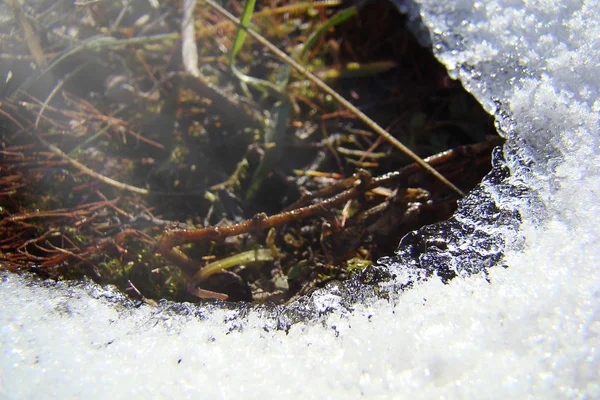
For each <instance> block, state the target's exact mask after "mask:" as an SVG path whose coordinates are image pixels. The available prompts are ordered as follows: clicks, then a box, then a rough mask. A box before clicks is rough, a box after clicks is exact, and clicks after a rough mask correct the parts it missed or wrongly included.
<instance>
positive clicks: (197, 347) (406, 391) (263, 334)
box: [0, 0, 600, 399]
mask: <svg viewBox="0 0 600 400" xmlns="http://www.w3.org/2000/svg"><path fill="white" fill-rule="evenodd" d="M420 3H422V4H421V13H422V17H423V21H424V23H425V24H426V26H427V27H428V28H429V29H430V32H432V36H433V38H432V43H433V45H434V48H435V51H436V53H437V54H438V56H439V57H440V59H441V60H442V61H443V62H444V63H445V64H446V65H447V66H448V68H449V69H450V71H451V73H452V74H453V75H454V76H456V77H458V78H460V79H461V80H462V81H463V83H464V84H465V86H466V87H467V88H468V90H470V91H472V92H473V93H474V94H475V96H476V97H477V98H478V99H479V100H480V101H481V102H482V103H483V104H484V106H485V107H486V109H487V110H489V111H490V112H492V113H494V114H495V115H496V116H497V120H498V126H499V129H500V131H501V132H502V133H503V134H504V135H506V136H507V137H508V143H507V145H506V146H505V157H506V164H503V163H502V162H500V161H498V169H497V170H496V171H495V173H494V175H492V176H491V177H490V178H489V179H488V180H487V181H486V182H485V183H484V184H483V185H482V186H481V188H480V189H478V190H477V191H476V192H475V195H474V196H471V197H470V198H468V199H467V200H466V201H465V202H464V203H463V208H462V210H461V211H460V212H459V213H458V214H457V215H456V216H455V218H454V220H453V221H450V222H449V224H448V225H445V228H443V229H442V228H428V229H425V230H424V231H423V232H421V233H419V234H415V235H412V236H410V237H408V238H407V239H405V240H406V241H405V243H404V247H403V250H401V252H400V253H399V254H398V255H397V256H396V257H392V258H390V259H388V260H387V263H388V264H389V267H390V268H391V270H392V272H394V273H395V274H396V278H395V280H394V281H392V282H391V283H388V284H385V285H384V286H382V291H383V292H384V294H386V295H385V296H383V298H379V297H375V296H373V295H372V294H370V292H368V291H366V292H363V291H361V290H360V289H356V290H355V289H353V288H349V287H344V286H342V287H340V286H336V285H332V287H330V288H329V291H327V292H323V293H320V294H319V295H318V296H315V297H313V298H311V299H307V300H305V301H304V302H302V303H299V304H297V305H296V306H294V307H292V308H289V309H285V308H273V309H269V308H264V307H263V308H260V307H255V308H247V309H244V308H233V309H227V308H223V307H219V306H214V305H208V306H204V307H194V306H191V305H179V306H175V305H170V304H161V306H160V307H159V308H158V309H155V308H150V307H147V306H141V307H137V308H136V307H135V306H134V305H132V304H131V303H130V302H129V301H128V300H127V299H125V298H124V297H123V296H121V295H120V294H118V293H115V292H114V291H112V290H111V289H105V288H99V287H97V286H94V285H90V284H79V285H67V284H64V283H61V284H58V285H54V284H50V283H40V282H32V281H29V280H27V279H24V278H19V277H16V276H11V275H8V276H3V277H2V282H1V283H0V350H1V351H2V358H1V359H0V397H2V398H15V399H16V398H18V399H23V398H30V397H31V398H33V397H35V398H53V397H59V398H66V397H70V398H71V397H81V398H108V397H110V398H131V397H132V396H134V397H142V396H145V397H149V398H190V397H192V396H194V397H197V396H201V397H202V398H210V399H218V398H227V399H229V398H249V399H255V398H256V399H259V398H260V399H264V398H265V397H267V398H273V397H278V398H357V397H359V396H361V395H362V396H367V397H373V398H378V399H379V398H408V397H409V396H410V397H418V398H440V397H445V398H459V397H461V398H462V397H467V398H502V397H508V398H516V397H525V396H535V397H538V398H554V397H572V398H584V397H585V398H598V397H600V372H599V371H600V365H599V364H600V362H599V357H600V355H599V353H598V348H599V347H600V270H599V268H598V265H597V260H598V255H599V252H600V246H599V243H598V242H599V238H600V227H599V226H598V224H597V223H596V216H597V215H598V214H599V211H600V210H598V208H599V204H600V199H599V192H600V179H599V176H598V175H599V167H600V160H599V157H600V155H599V154H598V153H599V152H598V151H597V150H598V131H599V127H600V124H599V120H598V118H599V112H600V100H598V99H599V98H600V96H599V93H598V91H599V87H600V85H599V82H600V39H599V38H600V26H599V21H600V8H599V7H598V5H597V4H596V2H594V1H575V0H571V1H561V2H556V1H547V0H538V1H529V0H521V1H520V0H504V1H502V2H500V1H492V0H489V1H483V0H482V1H473V0H453V1H450V0H448V1H445V2H439V1H436V0H426V1H425V0H423V1H420ZM440 3H443V4H440ZM506 167H508V169H509V170H510V171H511V173H512V176H511V177H509V178H504V177H503V168H506ZM477 200H481V201H477ZM436 229H437V230H436ZM442 233H449V234H448V235H446V236H447V237H446V238H443V237H442V239H439V236H440V235H441V234H442ZM436 235H437V237H436ZM442 236H443V235H442ZM440 240H442V242H441V244H440ZM419 246H421V247H420V248H419ZM407 249H408V250H407ZM415 249H417V250H418V251H416V250H415ZM419 249H420V250H419ZM409 250H410V251H409ZM501 253H503V254H504V257H503V258H501V257H500V254H501ZM493 265H496V266H493ZM440 266H443V268H442V269H441V270H444V271H449V272H453V273H455V274H456V275H457V276H458V277H457V278H455V279H453V280H451V281H450V282H449V283H448V284H446V285H444V284H443V283H442V282H441V280H440V279H439V278H438V277H436V276H429V278H428V279H425V278H426V277H427V276H428V275H429V272H431V271H432V269H435V268H439V267H440ZM503 267H508V268H503ZM486 269H487V273H484V272H479V273H477V272H478V271H484V270H486ZM409 282H412V286H411V287H410V288H409V289H406V290H402V291H399V290H398V288H400V287H403V286H404V284H406V283H409ZM348 294H351V296H350V297H349V296H348ZM357 299H358V300H359V301H358V302H355V301H356V300H357ZM351 300H352V301H351ZM298 321H309V322H298ZM277 328H283V329H277Z"/></svg>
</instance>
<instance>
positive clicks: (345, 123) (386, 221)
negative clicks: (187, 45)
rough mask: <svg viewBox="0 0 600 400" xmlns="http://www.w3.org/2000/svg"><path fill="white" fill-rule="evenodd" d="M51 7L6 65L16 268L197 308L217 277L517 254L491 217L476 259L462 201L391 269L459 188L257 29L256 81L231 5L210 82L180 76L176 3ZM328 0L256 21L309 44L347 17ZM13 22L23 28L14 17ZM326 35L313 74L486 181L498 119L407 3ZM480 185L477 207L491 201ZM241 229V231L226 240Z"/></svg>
mask: <svg viewBox="0 0 600 400" xmlns="http://www.w3.org/2000/svg"><path fill="white" fill-rule="evenodd" d="M54 3H55V2H52V4H51V3H48V4H46V3H43V2H42V5H41V6H40V7H39V8H36V9H35V10H24V11H23V12H29V13H32V14H33V15H34V16H38V17H39V18H41V19H42V20H43V21H42V22H43V23H42V24H41V25H42V26H47V27H48V30H47V31H40V32H37V36H36V37H35V38H30V39H28V40H30V42H29V43H25V42H24V41H22V40H20V39H19V37H22V36H19V37H17V36H10V37H9V38H8V39H7V40H8V42H10V43H9V44H7V45H10V46H12V48H13V49H14V51H13V52H14V53H18V54H30V52H32V54H30V55H27V56H23V57H15V58H14V59H12V60H10V62H7V63H3V65H2V66H1V67H0V69H1V73H2V76H5V77H6V80H7V85H6V86H5V87H4V89H2V90H3V92H2V96H3V98H4V99H3V111H4V112H3V116H2V125H3V127H4V128H5V132H6V133H5V134H3V135H4V138H5V139H4V140H3V145H4V148H3V151H4V156H3V158H2V168H1V169H0V171H1V174H2V175H1V177H0V179H1V181H2V186H3V192H4V193H5V194H6V195H5V196H3V197H2V208H1V212H2V214H3V215H2V216H3V218H4V219H3V221H2V223H1V224H0V232H1V236H2V237H3V238H6V239H4V241H3V251H2V253H3V254H2V258H3V260H2V263H3V267H2V268H4V269H7V270H9V271H13V272H15V271H30V272H34V273H36V274H38V275H39V276H41V277H44V278H51V279H55V280H63V279H77V278H81V277H82V276H84V275H85V276H88V277H90V278H92V279H93V280H94V281H97V282H99V283H103V284H104V283H112V284H116V285H117V286H118V287H119V288H120V289H122V290H123V291H125V292H126V293H127V294H129V295H131V296H132V297H134V298H140V299H150V300H152V299H155V300H157V299H161V298H166V299H170V300H175V301H196V300H197V298H196V297H195V296H194V294H196V295H198V294H199V295H206V294H207V293H208V292H206V291H207V290H209V291H212V292H214V293H217V295H216V296H219V294H220V295H221V296H222V297H224V296H223V294H225V295H226V296H227V297H228V299H229V300H231V301H237V300H244V301H251V300H254V301H258V302H265V301H271V302H275V303H290V302H293V301H294V300H296V299H298V298H299V297H300V296H302V295H306V294H308V293H311V292H312V291H314V290H315V289H317V288H319V287H323V286H325V285H328V287H329V290H330V291H335V290H338V291H340V290H341V291H352V288H353V287H354V286H353V285H362V284H367V285H373V284H375V283H377V282H382V281H386V280H388V278H389V277H390V276H392V275H397V274H398V273H399V271H396V267H395V266H396V265H399V263H403V264H404V265H407V266H409V267H410V266H412V267H415V268H416V269H415V271H418V272H417V275H418V277H415V276H413V275H411V277H410V279H409V278H407V279H406V280H404V281H402V282H404V283H403V284H405V285H406V284H409V283H410V282H412V281H414V280H415V279H417V278H419V277H421V278H422V276H428V275H431V274H433V273H437V274H438V275H440V276H442V277H443V278H444V279H451V278H452V277H454V276H456V275H460V274H463V273H471V272H475V267H469V265H478V266H479V267H477V268H480V267H481V266H482V265H483V266H484V267H485V266H489V265H491V264H493V263H497V262H498V260H499V259H500V253H501V244H500V243H498V242H496V241H495V240H493V239H490V238H489V237H488V236H486V234H485V232H484V231H483V230H478V229H476V228H473V231H472V232H467V233H468V234H474V237H475V239H474V240H475V241H474V242H473V243H474V244H475V247H474V248H473V249H472V251H471V252H465V251H464V249H462V248H461V247H460V245H459V244H458V243H457V242H455V241H454V239H453V238H454V237H455V236H456V235H462V234H464V233H465V229H470V228H467V227H466V226H465V225H463V224H462V223H461V222H460V220H459V219H460V215H461V214H460V213H459V215H458V216H455V217H453V218H452V219H451V221H449V222H447V223H445V224H442V225H434V226H431V227H427V228H424V229H422V230H421V231H420V232H418V233H410V234H409V235H408V236H406V237H405V239H404V240H403V242H402V247H401V248H402V250H401V252H400V253H399V254H398V255H397V256H395V257H392V258H389V257H388V258H385V259H384V260H383V261H382V262H383V264H385V265H387V266H388V268H389V270H386V269H385V268H382V267H375V266H374V262H376V260H377V259H378V258H380V257H383V256H387V255H390V254H392V253H393V252H394V250H395V249H396V247H397V245H398V242H399V241H400V239H401V238H402V237H403V236H404V235H405V234H407V233H408V232H410V231H413V230H415V229H418V228H419V227H421V226H423V225H426V224H431V223H434V222H437V221H440V220H446V219H448V218H450V217H451V216H452V214H453V212H454V210H455V208H456V201H457V198H458V196H457V195H456V194H455V192H454V191H452V190H451V189H449V188H447V187H446V186H445V185H443V184H441V183H440V182H439V181H438V180H437V179H435V178H433V177H432V176H431V175H430V174H428V173H426V172H425V171H424V170H423V169H422V168H420V167H416V166H410V165H409V164H411V162H412V160H411V159H410V158H408V157H407V156H405V155H404V154H402V153H401V152H400V151H398V150H397V149H396V148H394V147H393V146H392V145H391V144H389V143H388V142H387V141H385V140H382V139H381V138H379V137H378V136H377V135H376V134H375V133H374V132H373V131H372V130H370V129H369V128H368V127H367V126H365V125H363V124H362V123H360V122H359V120H358V119H357V118H356V117H355V116H354V115H353V114H352V113H350V112H348V111H347V110H345V109H343V108H341V107H340V106H339V105H338V104H337V103H336V102H335V101H333V99H332V98H331V97H330V96H329V95H324V94H323V93H322V92H320V91H319V90H318V89H317V88H316V87H314V86H313V85H312V84H310V83H309V82H308V81H306V80H305V78H303V77H302V76H301V75H299V74H296V73H295V72H293V71H290V70H288V69H287V66H286V64H285V63H283V62H282V61H281V60H279V59H276V58H275V57H274V56H273V55H272V54H270V52H269V51H267V50H266V49H265V48H264V47H263V46H262V45H260V44H259V43H257V42H256V41H254V40H251V39H248V40H247V42H246V43H245V44H244V46H243V47H242V49H241V50H240V52H239V54H238V55H237V57H236V61H235V62H236V65H237V67H238V69H239V70H240V73H241V74H244V75H246V76H249V77H253V78H254V79H255V80H254V81H252V82H256V79H259V80H260V82H261V83H260V84H258V85H251V84H248V83H246V84H242V83H241V82H242V81H241V80H240V79H239V76H236V75H235V74H232V73H231V72H230V69H229V67H228V59H227V57H226V55H225V54H224V53H223V51H224V49H225V50H226V49H229V48H230V47H231V44H232V40H233V38H234V36H235V26H234V25H232V24H229V23H227V21H226V20H225V19H223V17H222V16H220V15H219V14H218V13H216V12H215V11H214V10H212V9H209V8H207V7H206V6H198V7H197V9H196V10H195V12H194V18H195V20H196V21H197V24H196V25H197V26H199V27H201V28H199V30H198V31H197V32H196V42H197V45H198V57H199V59H200V64H199V65H200V72H201V74H202V76H203V79H202V80H198V79H196V78H193V77H190V76H184V74H183V73H182V72H181V71H182V69H183V68H182V60H181V58H180V57H181V49H180V46H179V43H180V42H179V40H178V38H177V37H176V35H172V36H165V34H169V33H174V32H179V31H180V29H181V28H180V25H181V20H180V17H178V16H180V15H181V13H182V12H181V10H179V9H175V8H173V7H174V6H173V4H171V3H169V2H166V3H165V4H162V5H161V7H162V9H154V8H151V7H150V6H149V3H148V2H145V1H133V2H132V6H131V7H128V8H126V9H122V6H121V2H114V3H113V2H106V3H103V4H98V5H96V6H95V7H97V8H95V9H94V10H95V11H93V12H92V11H90V13H87V14H85V16H82V15H79V14H77V15H74V16H72V17H73V18H71V19H66V18H61V17H64V16H67V15H71V13H72V8H70V7H69V5H68V4H67V3H68V2H65V1H62V2H61V1H59V2H58V3H56V4H54ZM331 5H333V3H327V2H325V3H322V4H321V5H319V6H315V7H313V8H310V9H300V8H301V7H303V6H301V5H298V6H295V7H297V8H298V9H295V10H292V11H289V10H288V11H286V12H283V11H282V9H278V8H272V9H271V8H266V7H263V8H261V7H258V8H257V10H256V11H255V14H256V15H255V16H254V21H255V24H256V29H258V30H259V31H260V32H261V33H262V34H263V35H264V36H266V37H267V38H268V39H269V40H270V41H271V42H272V43H274V44H275V45H277V46H278V47H280V48H282V49H285V50H286V51H287V52H288V53H292V54H294V52H296V53H298V52H297V50H298V49H301V48H302V47H301V46H302V45H303V44H304V43H307V42H309V38H310V37H311V35H315V34H316V33H318V32H319V30H320V29H321V27H322V26H324V24H325V23H327V21H331V20H332V18H333V17H334V16H336V15H340V13H343V12H345V11H344V10H343V9H342V8H340V7H337V6H331ZM330 6H331V7H330ZM99 9H102V10H101V11H102V12H99V11H98V10H99ZM346 10H348V9H346ZM165 15H167V16H168V17H167V18H165V17H164V16H165ZM67 20H68V21H69V22H65V21H67ZM44 21H45V22H44ZM1 29H2V30H3V31H4V32H5V33H9V32H13V31H22V30H23V29H25V28H24V27H23V26H22V25H21V24H20V23H19V22H18V21H17V20H13V21H10V22H7V23H5V24H4V25H3V26H2V28H1ZM322 32H323V35H322V36H321V37H320V38H318V40H316V41H314V42H313V46H312V47H311V48H310V49H306V51H305V52H304V53H298V54H301V55H298V56H297V57H296V58H297V59H298V60H300V61H301V63H302V64H303V65H304V66H305V67H307V68H309V69H310V70H311V71H313V72H314V73H315V74H316V75H317V76H319V77H320V78H321V79H324V80H325V81H326V82H327V83H328V84H329V85H331V86H332V87H333V88H334V89H335V90H336V91H338V92H339V93H340V94H341V95H342V96H344V97H345V98H347V99H350V100H351V101H352V103H353V104H355V105H356V106H357V107H359V108H360V109H361V110H362V111H363V112H364V113H366V114H368V115H369V116H370V117H371V118H373V119H374V120H375V121H376V122H377V123H379V124H380V125H381V126H383V127H384V128H385V129H386V130H387V131H388V132H389V133H390V134H391V135H393V136H394V137H396V138H397V139H398V140H400V141H402V142H403V143H405V144H406V145H408V147H410V148H411V149H412V150H413V151H415V152H416V153H418V154H419V155H420V156H422V157H429V156H432V159H431V160H432V161H431V164H432V165H434V166H435V168H436V169H438V170H439V171H440V172H441V173H442V174H443V175H444V176H446V177H447V178H449V179H450V180H451V181H452V182H453V183H454V184H455V185H457V186H458V187H459V188H460V189H461V190H463V191H465V192H467V191H469V190H471V189H472V188H473V187H474V186H475V185H476V184H477V183H479V182H480V181H481V178H482V177H483V176H484V175H485V174H486V173H487V172H488V171H489V170H490V167H491V161H490V158H491V157H490V154H491V149H492V148H494V146H496V145H498V144H500V143H501V142H502V141H501V140H500V138H499V137H498V136H496V134H495V129H494V126H493V119H492V117H491V116H489V115H488V114H486V113H485V111H483V109H482V108H481V107H480V105H479V104H478V103H477V101H475V100H474V99H473V98H472V97H471V96H470V95H469V94H468V93H466V92H465V91H464V89H463V88H462V87H461V85H460V84H459V83H458V82H456V81H453V80H451V79H450V78H449V77H448V75H447V73H446V71H445V69H444V68H443V66H441V65H440V64H439V63H438V62H437V60H436V59H435V58H434V57H433V55H432V54H431V51H430V49H428V48H424V47H422V46H420V45H419V43H418V41H417V40H416V39H415V38H414V36H413V34H412V33H411V32H410V31H409V29H408V27H407V20H406V18H405V17H404V16H403V15H402V14H400V13H399V12H398V10H397V9H396V8H395V7H394V6H393V5H392V4H391V3H390V2H387V1H374V2H371V3H369V5H368V6H365V7H363V8H358V9H356V15H353V16H350V17H349V18H348V19H347V20H345V21H344V22H342V23H340V24H338V25H336V26H332V27H330V28H329V29H325V30H322ZM161 35H162V36H161ZM98 38H100V39H98ZM132 39H135V40H132ZM35 41H37V42H38V44H39V49H38V50H35V51H34V50H31V49H32V43H34V42H35ZM34 44H35V43H34ZM34 47H35V46H34ZM36 63H37V65H38V66H37V67H36V68H33V67H32V66H33V65H35V64H36ZM41 71H42V72H41ZM238 75H239V74H238ZM273 84H275V85H273ZM276 86H277V87H279V88H280V89H276ZM274 88H275V89H274ZM447 150H452V151H451V152H450V153H444V154H442V153H443V152H445V151H447ZM497 164H498V168H497V170H496V172H495V175H494V176H493V177H492V178H490V179H502V174H503V173H504V172H503V169H502V166H501V161H500V156H498V159H497ZM90 170H91V171H92V172H90ZM358 170H360V171H361V172H359V173H357V171H358ZM398 171H400V173H398ZM390 173H391V175H390ZM394 173H396V175H394ZM103 177H104V178H103ZM353 177H354V178H353ZM494 177H495V178H494ZM107 178H110V179H112V180H113V181H109V179H107ZM115 181H116V183H115ZM369 182H371V183H370V184H369ZM124 184H128V185H132V186H134V187H135V188H137V189H134V190H133V191H132V190H129V189H127V188H125V186H124ZM124 188H125V189H124ZM479 192H480V193H479ZM479 192H478V194H476V195H474V196H469V197H467V198H466V199H465V200H464V201H463V211H461V213H463V214H464V213H469V212H482V210H483V209H482V207H488V208H490V207H492V206H491V205H490V204H488V203H485V199H486V198H489V196H488V197H485V194H482V193H484V192H482V191H481V189H480V190H479ZM482 196H483V197H482ZM488 200H489V199H488ZM294 209H295V210H296V211H294V212H293V213H288V212H287V211H289V210H294ZM472 210H477V211H472ZM487 211H490V213H491V214H494V215H496V217H497V218H508V219H510V218H513V217H514V216H502V215H503V214H502V213H501V212H499V211H498V210H491V209H490V210H487ZM263 213H264V214H263ZM491 214H490V215H491ZM499 215H500V216H499ZM496 217H494V218H496ZM267 220H268V221H269V222H268V223H267V222H265V221H267ZM235 224H239V226H240V228H239V231H236V232H235V233H238V234H236V235H227V237H225V236H226V235H225V234H224V232H226V231H227V232H229V231H233V230H235V229H237V228H235V229H233V228H230V227H231V226H234V225H235ZM202 227H213V228H209V229H208V230H205V231H202V232H203V233H198V232H197V235H201V234H203V235H205V236H206V237H207V238H206V240H203V241H199V240H196V241H194V242H188V240H187V239H188V238H189V237H190V234H189V231H191V230H195V229H201V228H202ZM182 229H186V230H187V232H188V233H181V232H182V231H181V230H182ZM165 232H176V233H173V234H172V235H173V237H174V239H172V241H171V242H169V241H166V240H165V239H164V237H162V241H161V236H162V235H163V234H165ZM474 232H475V233H474ZM157 240H158V241H159V245H157ZM169 240H171V239H169ZM164 243H168V244H170V245H168V246H167V245H165V246H161V244H164ZM173 246H176V247H175V250H172V247H173ZM177 246H178V247H177ZM467 254H468V256H467ZM163 256H166V257H163ZM461 257H463V258H464V257H467V258H468V260H470V261H469V262H470V263H472V264H468V263H467V264H468V265H467V264H465V263H464V262H462V261H461V260H462V258H461ZM478 257H479V258H478ZM468 260H467V259H466V258H465V259H464V260H463V261H465V262H466V261H468ZM477 260H479V261H477ZM481 260H484V261H483V264H482V263H481V262H480V261H481ZM476 261H477V262H476ZM198 271H200V272H198ZM208 271H210V272H208ZM421 275H422V276H421ZM353 276H354V277H355V279H354V280H353V283H352V284H349V285H347V286H344V285H339V282H340V281H344V280H346V279H348V278H351V277H353ZM190 277H193V278H190ZM419 279H420V278H419ZM190 281H191V282H193V284H192V285H189V282H190ZM327 304H329V303H327ZM324 307H325V308H328V307H329V306H324Z"/></svg>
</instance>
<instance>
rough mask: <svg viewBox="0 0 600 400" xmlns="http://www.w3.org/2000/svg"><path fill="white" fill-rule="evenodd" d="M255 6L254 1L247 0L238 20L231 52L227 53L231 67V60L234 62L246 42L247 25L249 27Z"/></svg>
mask: <svg viewBox="0 0 600 400" xmlns="http://www.w3.org/2000/svg"><path fill="white" fill-rule="evenodd" d="M255 5H256V0H247V1H246V4H245V5H244V11H243V13H242V16H241V18H240V23H239V26H238V30H237V33H236V35H235V40H234V41H233V46H232V47H231V52H230V53H229V63H230V64H232V65H233V60H235V56H236V55H237V53H238V52H239V51H240V49H241V48H242V45H243V44H244V41H245V40H246V36H247V35H248V31H247V29H248V25H250V20H251V19H252V13H253V12H254V6H255Z"/></svg>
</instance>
